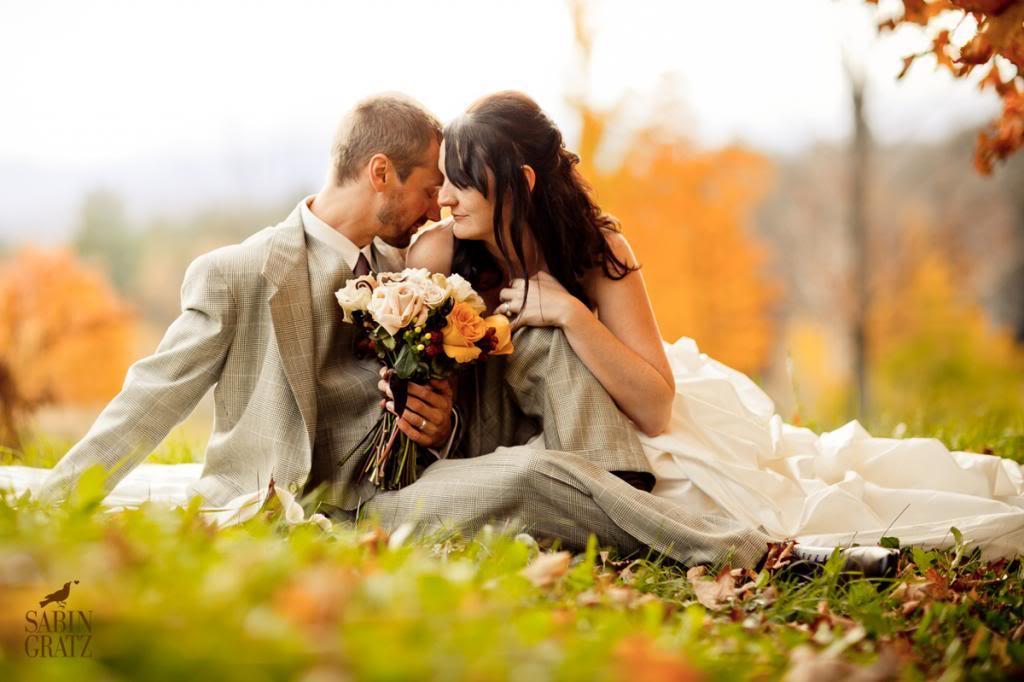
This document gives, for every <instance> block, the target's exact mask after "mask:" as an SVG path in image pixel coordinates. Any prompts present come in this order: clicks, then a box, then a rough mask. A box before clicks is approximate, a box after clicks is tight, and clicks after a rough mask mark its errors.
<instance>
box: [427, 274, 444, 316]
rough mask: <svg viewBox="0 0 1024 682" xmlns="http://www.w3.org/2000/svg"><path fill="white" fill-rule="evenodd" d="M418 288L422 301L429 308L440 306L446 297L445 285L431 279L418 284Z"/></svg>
mask: <svg viewBox="0 0 1024 682" xmlns="http://www.w3.org/2000/svg"><path fill="white" fill-rule="evenodd" d="M442 276H443V275H442ZM420 288H421V290H422V292H423V302H424V303H426V304H427V305H428V306H430V307H431V308H436V307H438V306H440V305H441V304H442V303H444V302H445V300H447V298H448V289H447V287H444V286H441V285H439V284H438V283H437V282H435V281H433V280H431V281H428V282H423V283H422V284H420Z"/></svg>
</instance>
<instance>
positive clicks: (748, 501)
mask: <svg viewBox="0 0 1024 682" xmlns="http://www.w3.org/2000/svg"><path fill="white" fill-rule="evenodd" d="M577 161H578V157H577V156H576V155H575V154H573V153H572V152H570V151H568V150H567V149H566V148H565V146H564V144H563V141H562V135H561V133H560V131H559V130H558V128H557V127H556V126H555V125H554V123H553V122H552V121H551V120H550V119H549V118H548V117H547V116H546V115H545V114H544V113H543V112H542V111H541V110H540V108H539V107H538V106H537V104H536V103H535V102H533V101H532V100H531V99H530V98H529V97H527V96H526V95H523V94H521V93H517V92H500V93H496V94H493V95H490V96H487V97H484V98H482V99H480V100H478V101H477V102H476V103H474V104H473V105H472V106H471V107H470V108H469V109H468V110H467V111H466V113H465V114H464V115H462V116H460V117H459V118H457V119H456V120H454V121H452V122H451V123H450V124H449V125H448V126H447V127H446V129H445V131H444V142H443V143H442V147H441V156H440V170H441V172H442V173H443V174H444V176H445V180H444V185H443V186H442V188H441V190H440V193H439V195H438V201H439V203H440V204H441V206H442V207H447V208H448V209H450V211H451V215H452V218H451V220H449V221H446V222H443V223H441V224H439V225H437V226H435V227H433V228H431V229H429V230H428V231H425V232H423V233H421V234H420V236H419V238H418V239H417V240H416V241H415V242H414V243H413V246H412V247H411V248H410V250H409V253H408V256H407V265H408V266H409V267H424V268H428V269H430V270H432V271H436V272H443V273H446V274H450V273H452V272H458V273H460V274H462V275H463V276H465V277H466V278H467V279H469V280H470V282H471V283H472V284H473V285H474V287H476V289H477V290H478V291H480V292H481V294H482V295H483V297H484V299H485V301H486V302H487V303H488V306H489V308H491V309H493V310H495V311H496V312H503V313H506V314H509V315H514V316H515V319H514V328H518V327H522V326H524V325H530V326H556V327H559V328H561V329H562V330H563V332H564V333H565V336H566V338H567V339H568V341H569V343H570V344H571V345H572V347H573V349H574V350H575V352H576V353H577V355H578V356H579V358H580V359H581V360H582V361H583V362H584V363H585V364H586V365H587V367H588V368H589V369H590V371H591V372H592V373H593V374H594V376H595V377H596V378H597V379H598V380H599V381H600V382H601V383H602V385H604V387H605V389H606V390H607V391H608V393H609V395H610V396H611V397H612V398H613V399H614V400H615V402H616V403H617V404H618V406H619V408H620V409H621V410H622V411H623V412H624V413H625V414H626V415H627V416H628V417H629V418H630V419H631V420H632V421H633V423H634V424H635V425H636V428H637V429H638V431H639V435H640V438H641V442H642V443H643V445H644V449H645V451H646V454H647V456H648V457H649V458H650V460H651V464H652V468H653V469H654V471H655V474H656V476H657V479H658V483H657V485H656V487H655V489H654V490H653V492H654V494H656V495H659V496H664V497H666V498H669V499H672V500H674V501H677V502H679V503H681V504H685V505H687V506H688V507H690V508H694V509H697V510H706V511H714V512H715V513H719V514H720V513H723V512H724V513H727V514H729V515H732V516H734V517H736V518H737V519H739V520H742V521H746V522H748V523H750V524H752V525H762V526H764V528H765V529H766V530H767V531H768V532H769V534H774V535H778V536H779V537H796V538H798V539H799V540H800V541H801V542H802V543H803V544H806V545H821V546H834V545H847V544H850V543H851V542H857V543H859V544H872V543H876V542H878V541H879V540H880V539H881V538H882V537H883V536H895V537H897V538H899V539H900V540H901V542H902V543H904V544H914V545H919V546H925V547H941V546H948V545H951V544H952V543H953V535H952V532H951V528H953V527H955V528H956V529H958V530H959V531H960V532H962V534H963V537H964V539H965V540H966V541H967V542H970V543H972V544H976V545H979V546H981V547H982V550H983V553H984V554H985V555H986V556H1000V555H1012V554H1017V553H1024V469H1022V467H1021V466H1020V465H1018V464H1016V463H1015V462H1013V461H1011V460H1008V459H1002V458H1000V457H995V456H991V455H980V454H973V453H963V452H950V451H948V450H947V449H946V448H945V447H944V446H943V445H942V444H941V443H940V442H939V441H938V440H935V439H928V438H910V439H905V440H900V439H891V438H874V437H872V436H871V435H870V434H868V433H867V432H866V431H865V430H864V429H863V428H862V427H861V426H860V425H859V424H858V423H857V422H855V421H854V422H850V423H849V424H847V425H846V426H844V427H842V428H840V429H838V430H836V431H833V432H831V433H824V434H821V435H817V434H815V433H813V432H811V431H810V430H808V429H804V428H797V427H794V426H791V425H789V424H785V423H784V422H783V421H782V419H781V418H780V417H779V415H777V414H776V413H775V409H774V405H773V403H772V401H771V399H770V398H769V397H768V396H767V395H766V394H765V393H764V392H763V391H761V390H760V389H759V388H758V387H757V385H756V384H755V383H754V382H753V381H751V380H750V379H749V378H748V377H746V376H745V375H743V374H742V373H740V372H737V371H735V370H733V369H731V368H729V367H726V366H725V365H723V364H721V363H719V362H716V361H715V360H713V359H712V358H709V357H708V356H707V355H705V354H703V353H700V351H699V350H698V348H697V345H696V343H695V342H694V341H693V340H691V339H688V338H683V339H680V340H679V341H677V342H676V343H675V344H672V345H669V344H666V343H664V342H663V341H662V339H661V334H660V332H659V330H658V325H657V322H656V320H655V317H654V314H653V311H652V308H651V304H650V300H649V298H648V296H647V292H646V289H645V287H644V282H643V275H642V273H641V269H640V266H639V264H638V262H637V259H636V257H635V255H634V254H633V251H632V250H631V249H630V246H629V243H628V242H627V240H626V238H625V237H624V236H623V234H622V233H621V231H620V230H619V227H618V225H617V224H616V222H615V220H614V219H613V218H611V217H610V216H608V215H607V214H604V213H602V212H601V210H600V209H599V207H598V206H597V205H596V204H595V203H594V200H593V199H592V197H591V195H590V192H589V189H588V187H587V185H586V183H585V181H584V180H583V178H582V177H581V176H580V174H579V173H578V171H577V170H576V168H575V165H576V163H577ZM534 442H542V436H539V437H537V438H535V439H534Z"/></svg>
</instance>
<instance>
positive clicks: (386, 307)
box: [367, 282, 430, 336]
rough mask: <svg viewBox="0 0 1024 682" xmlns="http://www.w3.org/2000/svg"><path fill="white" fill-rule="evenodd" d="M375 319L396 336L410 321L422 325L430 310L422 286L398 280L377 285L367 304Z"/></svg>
mask: <svg viewBox="0 0 1024 682" xmlns="http://www.w3.org/2000/svg"><path fill="white" fill-rule="evenodd" d="M367 310H369V311H370V315H371V316H372V317H373V319H374V321H375V322H376V323H377V324H379V325H380V326H381V327H384V329H385V331H387V333H388V334H391V335H392V336H394V335H395V334H397V333H398V332H399V331H400V330H401V329H402V328H404V327H406V326H407V325H409V324H410V323H413V324H417V325H421V324H423V323H424V322H426V321H427V315H428V314H429V313H430V310H429V309H428V308H427V306H426V305H425V304H424V303H423V295H422V292H421V290H420V287H418V286H415V285H413V284H410V283H408V282H396V283H393V284H387V285H382V286H379V287H377V288H376V289H374V290H373V296H371V297H370V302H369V304H368V305H367Z"/></svg>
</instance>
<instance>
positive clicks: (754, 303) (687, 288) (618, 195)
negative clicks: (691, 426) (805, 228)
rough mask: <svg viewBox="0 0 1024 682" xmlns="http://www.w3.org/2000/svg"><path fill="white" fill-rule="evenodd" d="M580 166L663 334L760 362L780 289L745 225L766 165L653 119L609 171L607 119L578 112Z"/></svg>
mask: <svg viewBox="0 0 1024 682" xmlns="http://www.w3.org/2000/svg"><path fill="white" fill-rule="evenodd" d="M583 114H584V117H583V120H584V124H583V131H582V136H581V141H580V145H579V149H580V156H581V157H582V159H583V161H582V162H581V170H582V172H583V174H584V175H585V176H586V177H587V178H588V179H589V180H590V182H591V183H592V185H593V186H594V190H595V194H596V197H597V200H598V202H599V203H600V205H601V208H602V209H604V210H606V211H608V212H610V213H612V214H613V215H615V216H616V217H617V218H618V219H619V220H620V221H621V223H622V228H623V233H624V234H625V235H626V238H627V239H628V240H629V241H630V244H631V245H632V246H633V250H634V251H635V253H636V254H637V258H638V259H639V261H640V264H641V266H642V272H643V275H644V280H645V283H646V285H647V289H648V294H649V295H650V297H651V302H652V304H653V306H654V312H655V315H656V316H657V319H658V324H659V326H660V328H661V334H662V336H663V337H664V338H665V339H667V340H669V341H675V340H676V339H677V338H679V337H680V336H689V337H692V338H693V339H695V340H696V341H697V343H698V344H699V345H700V347H701V349H702V350H704V351H706V352H708V353H709V354H711V355H713V356H714V357H715V358H716V359H718V360H721V361H722V362H724V363H726V364H728V365H731V366H733V367H736V368H737V369H740V370H742V371H746V372H753V371H757V370H759V369H761V368H763V367H764V365H765V364H766V362H767V359H768V354H769V353H770V351H771V347H772V343H773V337H774V321H773V317H772V306H773V305H774V303H775V301H776V300H777V298H778V295H779V286H778V284H777V283H775V282H774V281H772V280H770V279H769V277H768V276H767V275H766V274H765V272H764V266H765V263H766V260H767V258H768V252H767V249H766V247H765V246H764V245H763V244H761V242H759V241H758V240H757V238H756V237H755V236H754V235H753V234H752V233H751V232H750V231H749V229H748V228H749V227H750V224H749V223H751V220H752V213H753V210H754V208H755V207H756V205H757V203H758V202H759V201H760V200H761V199H762V198H763V196H764V194H765V193H766V192H767V191H768V188H769V185H770V182H771V177H772V172H771V170H772V169H771V166H770V165H769V163H768V161H767V160H766V159H765V158H763V157H761V156H759V155H758V154H755V153H753V152H750V151H745V150H742V149H724V150H717V151H708V152H704V151H697V150H694V149H693V148H692V146H691V145H690V144H688V143H687V142H686V141H685V140H682V139H679V138H678V137H673V136H671V135H667V134H666V132H665V131H664V130H663V129H660V128H659V127H658V126H657V125H653V126H651V127H649V128H647V129H646V130H642V131H640V132H639V133H638V134H636V135H634V136H633V137H632V138H631V140H630V144H629V150H628V152H627V153H626V154H625V156H624V157H623V159H622V160H621V162H620V163H618V164H617V165H616V166H615V167H614V168H612V169H610V170H604V169H601V168H598V167H596V166H595V165H594V163H593V161H592V159H594V157H595V155H596V153H597V149H598V148H599V146H600V144H601V142H602V140H603V139H604V138H605V136H606V133H605V130H606V128H605V124H606V120H605V119H604V118H603V117H602V116H601V115H600V114H599V113H598V112H595V111H593V110H586V111H584V112H583Z"/></svg>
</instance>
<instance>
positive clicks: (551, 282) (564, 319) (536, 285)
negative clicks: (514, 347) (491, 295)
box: [494, 272, 583, 332]
mask: <svg viewBox="0 0 1024 682" xmlns="http://www.w3.org/2000/svg"><path fill="white" fill-rule="evenodd" d="M525 291H526V282H525V280H523V279H521V278H519V279H514V280H512V285H511V286H509V287H507V288H505V289H502V290H501V291H500V292H499V294H498V297H499V298H500V299H501V300H502V303H501V304H499V305H498V307H497V308H496V309H495V311H494V312H495V313H501V314H504V315H507V316H508V317H509V318H510V319H511V320H512V331H513V332H514V331H516V330H517V329H519V328H520V327H526V326H529V327H565V326H566V325H568V324H569V321H570V319H571V318H572V315H573V314H575V313H577V312H579V310H580V309H582V308H583V303H582V302H581V301H580V300H579V299H578V298H576V297H575V296H573V295H572V294H570V293H569V292H568V291H567V290H566V288H565V287H563V286H562V285H561V283H560V282H559V281H558V280H557V279H555V278H554V277H552V276H551V275H549V274H548V273H546V272H538V273H537V274H536V275H534V276H533V277H531V278H530V291H529V294H528V297H527V300H526V301H525V302H524V301H523V294H524V293H525Z"/></svg>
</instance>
